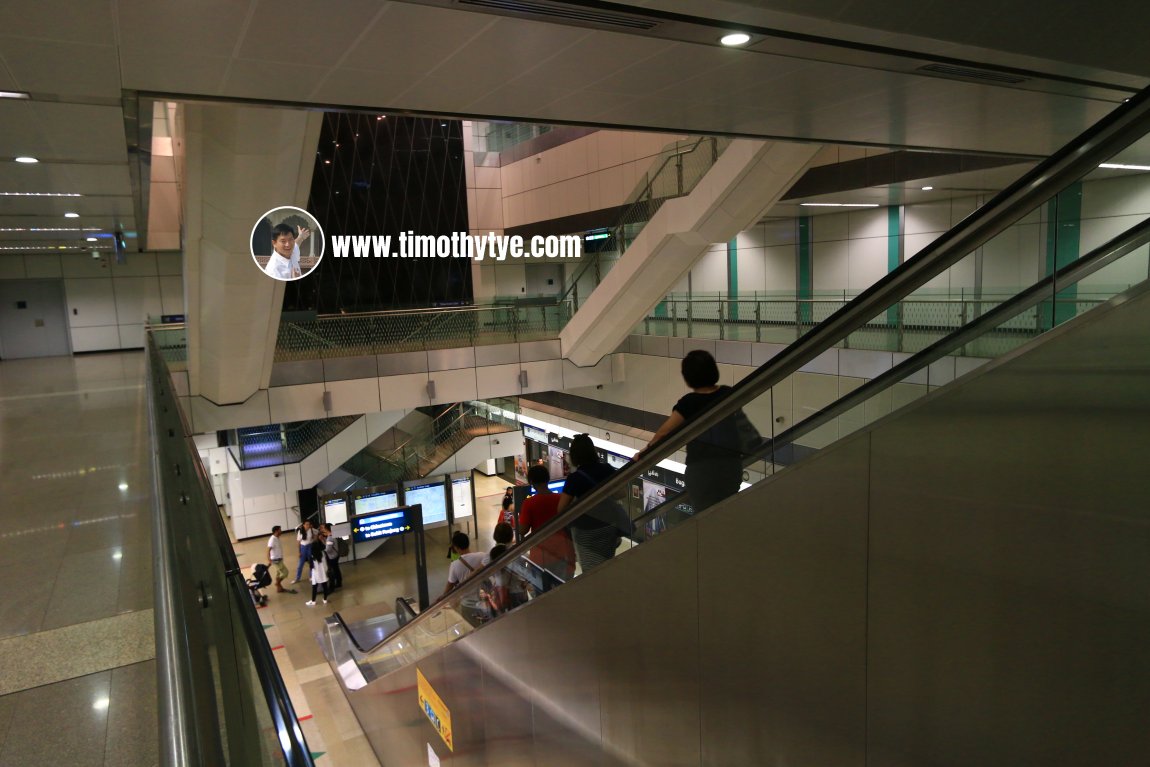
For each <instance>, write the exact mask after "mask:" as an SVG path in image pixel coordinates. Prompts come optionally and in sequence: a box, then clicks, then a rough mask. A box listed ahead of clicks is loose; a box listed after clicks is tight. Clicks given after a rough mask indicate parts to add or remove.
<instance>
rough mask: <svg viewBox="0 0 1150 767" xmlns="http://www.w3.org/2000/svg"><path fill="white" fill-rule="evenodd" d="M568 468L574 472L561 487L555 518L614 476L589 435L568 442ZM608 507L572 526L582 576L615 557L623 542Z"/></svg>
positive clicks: (594, 511) (593, 512) (598, 509)
mask: <svg viewBox="0 0 1150 767" xmlns="http://www.w3.org/2000/svg"><path fill="white" fill-rule="evenodd" d="M571 464H572V465H573V466H574V467H575V470H574V471H573V472H571V473H570V474H568V475H567V482H566V484H564V485H563V493H562V495H560V496H559V506H558V509H559V510H558V512H557V513H558V514H562V513H563V512H564V511H565V510H566V509H567V507H568V506H570V505H571V504H572V503H574V502H575V500H576V499H577V498H581V497H582V496H584V495H587V493H589V492H591V490H592V489H594V488H595V486H596V485H598V484H599V483H601V482H602V481H603V480H605V479H607V478H608V477H610V476H611V475H612V474H614V473H615V470H614V469H613V468H611V467H610V466H608V465H607V464H605V463H603V462H602V461H600V460H599V453H598V452H596V450H595V443H593V442H592V441H591V437H590V435H588V434H576V435H575V436H574V437H573V438H572V439H571ZM609 505H610V502H607V503H604V504H601V505H600V506H601V507H602V508H598V507H597V508H596V509H592V510H589V513H585V514H583V515H582V516H581V517H579V518H577V519H576V520H575V521H574V522H572V523H571V528H570V529H571V541H572V542H573V543H574V544H575V555H576V556H577V557H578V558H579V566H580V567H582V568H583V572H587V571H588V570H590V569H591V568H593V567H597V566H598V565H601V564H603V563H604V562H606V561H607V560H608V559H611V558H612V557H614V556H615V550H616V549H617V548H619V543H620V542H621V541H622V537H621V536H620V534H619V529H618V528H617V527H616V526H615V524H614V522H613V521H611V519H610V515H611V510H608V508H607V507H608V506H609ZM596 512H599V513H596ZM604 517H606V518H604Z"/></svg>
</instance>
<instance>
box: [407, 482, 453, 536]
mask: <svg viewBox="0 0 1150 767" xmlns="http://www.w3.org/2000/svg"><path fill="white" fill-rule="evenodd" d="M403 502H404V504H405V505H407V506H414V505H415V504H417V503H418V504H420V505H422V506H423V526H424V527H431V526H432V525H437V524H440V523H444V524H446V523H447V493H446V491H445V488H444V485H443V479H442V478H441V479H439V480H438V481H435V482H427V481H423V480H416V481H414V482H411V483H406V482H405V483H404V485H403Z"/></svg>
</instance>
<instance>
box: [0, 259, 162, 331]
mask: <svg viewBox="0 0 1150 767" xmlns="http://www.w3.org/2000/svg"><path fill="white" fill-rule="evenodd" d="M0 278H2V279H52V278H56V279H62V280H63V281H64V293H65V299H66V301H67V313H68V330H69V333H70V335H71V339H72V351H75V352H92V351H105V350H114V349H138V348H140V347H142V346H143V345H144V323H145V321H146V320H147V317H148V315H160V314H183V313H184V288H183V278H182V264H181V259H180V254H179V253H150V252H149V253H129V254H127V255H126V256H125V262H124V263H123V264H117V263H115V258H114V257H113V256H112V255H110V254H106V255H103V256H101V257H100V258H98V259H94V258H92V257H91V256H89V255H87V254H79V253H68V254H54V253H37V254H28V255H8V256H0Z"/></svg>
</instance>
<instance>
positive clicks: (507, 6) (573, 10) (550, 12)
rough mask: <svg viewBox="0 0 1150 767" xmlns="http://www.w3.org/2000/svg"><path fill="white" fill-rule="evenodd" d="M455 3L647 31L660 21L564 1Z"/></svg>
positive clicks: (478, 0) (465, 0) (479, 0)
mask: <svg viewBox="0 0 1150 767" xmlns="http://www.w3.org/2000/svg"><path fill="white" fill-rule="evenodd" d="M456 2H457V4H458V5H461V6H464V7H470V8H474V9H476V10H485V11H494V12H496V13H502V14H506V15H512V16H524V17H530V18H534V19H546V20H549V21H567V22H572V23H575V24H590V25H594V26H597V27H609V28H613V29H631V30H635V29H640V30H648V29H654V28H655V27H657V26H659V22H658V21H655V20H653V19H644V18H642V17H639V16H630V15H627V14H623V13H611V12H609V11H597V10H594V9H591V8H582V7H580V6H576V5H567V4H565V3H549V2H544V1H543V0H456Z"/></svg>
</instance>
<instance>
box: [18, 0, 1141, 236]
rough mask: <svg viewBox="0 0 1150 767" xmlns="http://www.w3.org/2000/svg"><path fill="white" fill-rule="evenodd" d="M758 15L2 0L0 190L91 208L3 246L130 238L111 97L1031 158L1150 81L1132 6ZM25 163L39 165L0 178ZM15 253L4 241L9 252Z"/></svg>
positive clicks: (823, 8) (787, 7)
mask: <svg viewBox="0 0 1150 767" xmlns="http://www.w3.org/2000/svg"><path fill="white" fill-rule="evenodd" d="M763 5H764V4H763V3H755V2H740V1H738V0H736V1H734V2H729V1H727V0H706V1H704V0H636V2H633V3H631V7H633V8H635V9H636V11H637V12H642V11H643V9H644V8H646V9H650V10H653V11H660V12H673V13H678V14H688V15H690V16H694V17H699V18H698V19H694V20H692V19H687V20H685V21H684V20H682V19H680V20H677V21H676V20H672V21H671V22H668V21H667V19H666V18H663V19H662V22H665V23H664V24H663V27H662V28H661V29H662V31H661V32H659V33H652V34H642V33H627V32H619V31H606V30H604V29H593V28H588V27H582V26H567V25H561V24H555V23H545V22H540V21H535V20H526V19H522V18H511V17H508V16H495V15H489V14H486V13H476V12H472V11H468V10H463V9H461V7H460V6H458V5H456V4H455V3H454V2H453V0H419V1H418V2H414V1H413V2H381V1H380V0H341V2H339V3H338V4H322V5H321V4H318V3H316V2H314V0H249V1H248V2H239V1H237V0H201V1H199V2H195V3H175V2H157V1H156V0H115V2H107V3H77V2H75V0H9V1H8V2H6V3H4V4H0V30H3V31H4V34H3V35H0V88H4V89H11V90H25V91H29V92H31V93H32V95H33V100H32V101H31V102H16V101H0V192H5V191H27V192H78V193H81V194H83V195H84V197H82V198H69V199H66V200H58V199H50V198H14V197H4V196H0V228H16V227H21V226H24V227H29V226H50V225H51V224H52V223H53V222H56V223H61V222H63V221H65V220H64V219H62V218H61V215H62V213H63V212H64V211H65V210H75V211H76V212H79V213H81V215H82V218H81V219H79V220H78V221H79V222H80V223H81V224H83V225H85V226H88V225H92V226H100V227H119V228H123V229H125V230H133V229H134V228H135V226H136V222H135V221H134V220H133V208H132V201H131V194H132V189H131V182H130V177H129V174H128V157H127V154H126V151H125V137H124V135H125V131H124V114H123V109H122V107H121V106H120V98H121V94H122V92H123V91H124V90H136V91H142V92H151V93H155V94H162V95H166V96H175V97H180V96H189V97H191V96H194V97H209V98H212V97H228V98H235V99H243V100H264V101H273V102H284V103H288V104H294V105H301V106H307V107H361V108H366V109H379V110H381V111H382V110H387V111H400V110H411V111H418V112H432V113H438V114H454V115H482V116H489V117H495V118H511V119H534V120H540V121H547V122H556V123H563V122H579V123H593V124H610V125H618V126H629V127H640V128H646V129H655V130H668V131H672V130H673V131H677V132H719V133H739V134H744V135H756V136H773V137H784V138H798V139H805V140H813V141H820V142H828V143H865V144H873V145H877V146H910V147H930V148H944V149H951V150H980V151H990V152H1006V153H1020V154H1029V155H1043V154H1048V153H1050V152H1052V151H1054V150H1055V149H1057V148H1058V147H1059V146H1061V145H1063V144H1064V143H1065V142H1066V141H1068V140H1069V139H1070V138H1072V137H1073V136H1075V135H1077V134H1078V133H1079V132H1081V131H1082V130H1083V129H1085V128H1086V127H1087V126H1089V125H1090V124H1092V123H1093V122H1095V121H1097V120H1098V119H1099V118H1100V117H1102V116H1103V115H1105V114H1106V113H1107V112H1108V111H1110V110H1111V109H1112V108H1113V107H1114V105H1115V104H1116V103H1118V102H1119V101H1120V100H1121V98H1122V97H1123V95H1125V94H1126V93H1128V92H1129V89H1131V88H1138V87H1142V86H1144V85H1145V84H1146V83H1147V78H1148V77H1150V59H1147V58H1146V57H1145V56H1144V55H1142V54H1141V51H1142V49H1143V48H1144V45H1143V44H1142V43H1141V41H1140V40H1137V45H1136V46H1135V45H1132V44H1131V45H1127V43H1128V42H1129V43H1134V42H1135V39H1136V38H1137V37H1138V35H1139V34H1140V31H1141V29H1143V28H1144V25H1143V24H1141V23H1139V22H1141V21H1145V20H1146V19H1145V18H1142V17H1145V16H1147V14H1148V11H1147V10H1146V8H1147V7H1146V6H1144V5H1143V4H1139V5H1130V6H1129V7H1127V6H1126V5H1125V4H1116V5H1122V7H1121V8H1119V7H1115V8H1113V9H1109V10H1107V9H1100V10H1096V12H1095V13H1094V14H1093V15H1092V16H1091V19H1090V24H1089V25H1086V24H1083V23H1082V21H1081V19H1080V15H1081V14H1080V11H1078V10H1077V9H1076V10H1075V12H1070V11H1069V10H1058V9H1051V8H1050V7H1042V8H1039V9H1037V10H1032V9H1029V8H1022V7H1021V4H1019V6H1020V7H1017V8H1014V7H1009V8H1003V7H1002V4H1000V3H990V2H989V0H977V2H976V3H975V5H973V6H972V5H971V4H969V3H953V2H951V3H941V2H937V1H933V2H932V1H930V0H927V2H916V3H914V4H913V5H912V4H910V3H909V2H907V1H906V0H887V4H886V5H884V6H883V7H881V8H875V7H873V6H867V5H863V4H859V3H852V2H847V0H838V1H837V2H832V1H831V0H825V1H823V2H818V1H817V0H811V1H809V2H808V1H806V0H805V1H804V2H803V3H798V2H791V1H790V0H779V1H778V2H771V3H770V6H771V10H766V9H764V8H763V7H762V6H763ZM1103 11H1105V12H1103ZM719 21H731V22H732V24H731V26H733V25H734V24H733V22H736V21H738V22H741V23H743V24H751V25H756V26H757V27H758V28H766V27H771V28H774V29H778V30H784V31H790V32H797V33H804V34H815V35H820V36H822V37H825V38H828V39H829V41H828V42H824V43H818V42H812V41H807V42H801V41H799V42H797V41H795V40H788V39H782V38H777V39H776V38H770V37H768V38H762V39H757V40H756V42H755V43H754V45H753V49H752V50H729V49H724V48H721V47H719V46H717V45H715V44H713V42H712V38H713V37H717V30H718V29H719V28H720V27H721V26H724V25H721V24H718V23H717V22H719ZM708 24H711V26H708ZM1086 26H1089V29H1088V30H1085V29H1083V27H1086ZM1108 33H1113V34H1115V35H1117V36H1116V37H1108V36H1107V34H1108ZM831 38H833V39H831ZM836 41H838V42H836ZM840 42H841V43H846V44H849V45H845V46H844V45H841V44H839V43H840ZM857 44H866V45H870V46H876V45H881V46H887V47H888V48H890V49H897V50H901V51H910V52H913V55H909V54H908V55H904V54H899V53H897V51H895V52H892V51H878V50H876V49H873V48H872V49H867V50H860V49H859V48H858V47H857ZM851 46H854V47H851ZM931 56H947V57H951V58H959V59H962V60H964V61H968V62H971V63H974V64H980V65H984V66H997V67H1014V68H1021V69H1026V70H1028V71H1029V72H1031V73H1038V75H1048V76H1050V77H1042V76H1035V77H1031V78H1030V79H1028V81H1027V82H1026V83H1023V84H1019V85H1018V86H1017V87H1003V86H998V85H988V84H982V83H975V82H964V81H957V80H949V79H942V78H939V77H931V76H924V75H922V74H921V73H917V72H916V71H915V70H916V68H917V67H918V66H920V65H922V64H923V63H928V62H929V61H930V57H931ZM1051 78H1053V79H1051ZM1057 78H1078V79H1080V80H1090V81H1092V82H1095V83H1100V84H1101V85H1097V86H1086V85H1083V84H1082V83H1076V82H1068V81H1066V80H1065V79H1057ZM1123 89H1126V90H1123ZM25 154H31V155H34V156H36V157H39V158H40V159H41V161H42V162H41V163H40V164H39V165H30V166H27V165H16V164H14V163H12V162H11V159H12V158H13V157H15V156H17V155H25ZM69 223H70V224H71V223H74V222H69ZM16 239H17V233H0V244H10V243H11V242H12V241H14V240H16ZM28 239H29V236H28V235H24V236H22V237H20V238H19V241H20V242H24V241H27V240H28ZM43 239H45V240H47V239H49V238H48V236H47V235H45V236H44V238H43Z"/></svg>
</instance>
